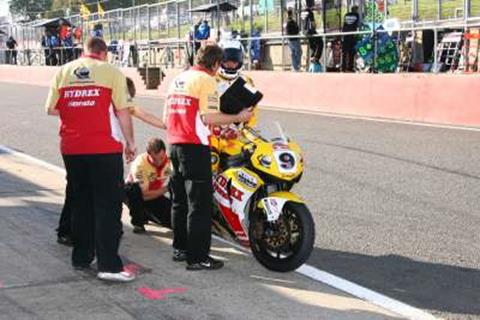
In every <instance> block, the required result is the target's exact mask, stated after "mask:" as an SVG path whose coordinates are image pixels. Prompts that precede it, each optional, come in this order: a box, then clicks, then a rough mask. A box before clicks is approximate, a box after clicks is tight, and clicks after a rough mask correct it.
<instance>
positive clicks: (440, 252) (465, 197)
mask: <svg viewBox="0 0 480 320" xmlns="http://www.w3.org/2000/svg"><path fill="white" fill-rule="evenodd" d="M46 92H47V90H46V88H42V87H34V86H26V85H13V84H6V83H2V84H0V97H1V100H0V144H3V145H6V146H9V147H11V148H15V149H17V150H20V151H23V152H25V153H28V154H30V155H33V156H35V157H38V158H40V159H43V160H46V161H48V162H51V163H54V164H57V165H62V161H61V158H60V156H59V153H58V138H57V131H58V128H57V126H58V125H57V119H55V118H54V117H48V116H46V114H45V113H44V111H43V103H44V100H45V98H46ZM137 100H138V102H139V104H140V105H141V106H143V107H145V108H146V109H148V110H150V111H152V112H154V113H157V114H161V110H162V105H163V103H162V101H161V100H159V99H142V98H139V99H137ZM274 121H279V122H280V123H281V124H282V126H283V127H284V128H285V130H286V132H287V133H288V134H289V135H290V137H292V138H293V139H295V140H297V141H298V142H299V144H300V146H301V147H302V148H303V150H304V153H305V158H306V171H305V174H304V178H303V180H302V181H301V182H300V183H299V185H298V186H296V187H295V189H294V190H295V191H296V192H297V193H299V194H300V195H301V196H303V197H304V198H305V200H306V201H307V204H308V206H309V208H310V209H311V211H312V213H313V214H314V217H315V222H316V233H317V236H316V243H315V250H314V252H313V254H312V256H311V258H310V260H309V261H308V263H309V264H310V265H313V266H315V267H317V268H319V269H322V270H325V271H327V272H331V273H333V274H335V275H337V276H340V277H343V278H345V279H348V280H350V281H353V282H355V283H357V284H360V285H362V286H365V287H367V288H369V289H372V290H375V291H377V292H380V293H382V294H385V295H387V296H389V297H392V298H394V299H398V300H400V301H402V302H405V303H407V304H410V305H412V306H414V307H417V308H420V309H423V310H426V311H429V312H432V313H433V314H435V315H438V316H440V317H443V318H446V319H480V255H479V252H480V250H479V249H480V237H479V233H478V228H479V227H480V200H479V195H480V166H479V163H480V132H475V131H464V130H455V129H443V128H432V127H422V126H412V125H404V124H393V123H380V122H372V121H364V120H352V119H342V118H333V117H325V116H320V115H311V114H298V113H287V112H280V111H265V110H264V111H262V112H260V120H259V126H260V128H264V129H265V130H270V131H271V130H272V127H273V125H272V124H273V122H274ZM135 129H136V139H137V145H138V147H139V149H142V148H144V146H145V141H146V139H148V137H150V136H154V135H157V136H160V137H164V134H163V132H162V131H159V130H156V129H153V128H149V127H147V126H146V125H144V124H142V123H140V122H139V121H136V122H135Z"/></svg>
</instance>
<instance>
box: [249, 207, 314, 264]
mask: <svg viewBox="0 0 480 320" xmlns="http://www.w3.org/2000/svg"><path fill="white" fill-rule="evenodd" d="M249 237H250V246H251V249H252V252H253V255H254V256H255V258H256V259H257V260H258V262H260V263H261V264H262V265H263V266H265V267H266V268H267V269H270V270H273V271H278V272H288V271H292V270H295V269H297V268H298V267H300V266H301V265H302V264H303V263H305V261H307V259H308V258H309V257H310V254H311V253H312V250H313V245H314V241H315V223H314V222H313V218H312V214H311V213H310V210H308V208H307V206H305V205H304V204H302V203H295V202H287V203H286V204H285V206H284V208H283V211H282V214H281V215H280V217H279V218H278V220H277V221H275V222H269V221H267V219H266V214H265V212H263V210H261V209H258V210H257V211H255V212H254V214H253V215H252V217H251V220H250V227H249Z"/></svg>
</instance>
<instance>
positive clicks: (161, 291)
mask: <svg viewBox="0 0 480 320" xmlns="http://www.w3.org/2000/svg"><path fill="white" fill-rule="evenodd" d="M64 187H65V179H64V177H63V176H62V175H59V174H58V170H55V171H53V170H49V169H46V168H45V167H42V166H40V165H38V164H35V163H32V161H28V160H25V159H21V158H20V157H18V156H15V155H11V154H8V153H2V152H1V151H0V230H2V232H0V320H12V319H15V320H23V319H25V320H37V319H38V320H52V319H69V320H74V319H79V320H83V319H88V320H113V319H114V320H118V319H124V320H147V319H152V320H153V319H165V320H254V319H267V320H270V319H275V320H279V319H285V320H287V319H299V320H312V319H329V320H401V319H403V318H401V317H399V316H398V315H396V314H394V313H392V312H389V311H387V310H384V309H382V308H380V307H377V306H374V305H372V304H370V303H368V302H365V301H362V300H361V299H358V298H356V297H352V296H350V295H348V294H345V293H343V292H341V291H339V290H336V289H333V288H331V287H329V286H327V285H324V284H322V283H319V282H314V281H310V279H309V278H307V277H304V276H302V275H300V274H298V273H295V272H289V273H282V274H279V273H275V272H272V271H269V270H266V269H265V268H263V267H261V266H260V265H259V264H258V263H256V262H255V260H254V259H253V258H252V257H251V256H250V255H248V254H246V253H244V252H242V251H239V250H236V249H235V248H232V246H231V245H226V244H224V243H220V242H219V241H216V240H214V241H212V248H211V254H212V255H214V256H215V257H217V258H218V259H223V260H224V261H225V267H224V268H222V269H220V270H216V271H195V272H190V271H186V270H185V263H181V262H174V261H172V258H171V243H172V232H171V230H168V229H165V228H160V227H156V226H153V225H147V226H146V228H147V233H146V234H143V235H138V234H134V233H133V232H131V225H130V224H129V222H128V221H129V216H128V213H127V210H125V211H124V213H123V222H124V234H123V237H122V241H121V246H120V255H121V256H122V260H123V261H124V267H125V268H127V269H129V270H131V271H132V272H135V273H136V274H138V277H137V279H136V280H135V281H133V282H131V283H128V284H125V283H124V284H119V283H116V284H114V283H110V284H108V283H102V282H101V281H99V280H97V279H96V264H95V263H93V264H92V268H91V269H90V270H85V271H76V270H74V269H73V268H72V267H71V265H70V256H71V254H70V253H71V248H67V247H65V246H62V245H59V244H57V243H56V242H55V233H54V232H53V230H54V228H55V227H56V226H57V223H58V216H59V211H60V209H61V207H62V204H63V190H64Z"/></svg>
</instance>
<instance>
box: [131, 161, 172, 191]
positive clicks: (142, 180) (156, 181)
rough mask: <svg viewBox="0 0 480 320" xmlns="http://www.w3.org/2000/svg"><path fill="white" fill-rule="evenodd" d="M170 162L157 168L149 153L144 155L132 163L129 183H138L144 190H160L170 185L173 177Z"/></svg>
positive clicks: (165, 162)
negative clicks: (170, 178) (169, 181)
mask: <svg viewBox="0 0 480 320" xmlns="http://www.w3.org/2000/svg"><path fill="white" fill-rule="evenodd" d="M171 172H172V171H171V168H170V160H169V159H168V157H165V161H164V162H163V163H162V165H160V166H156V165H155V163H153V161H152V159H151V158H150V156H149V155H148V153H142V154H141V155H139V156H137V158H135V160H134V161H133V162H132V165H131V167H130V173H129V175H128V177H127V182H138V183H139V184H140V186H141V188H142V190H150V191H151V190H158V189H161V188H163V187H166V186H167V185H168V179H169V177H170V176H171Z"/></svg>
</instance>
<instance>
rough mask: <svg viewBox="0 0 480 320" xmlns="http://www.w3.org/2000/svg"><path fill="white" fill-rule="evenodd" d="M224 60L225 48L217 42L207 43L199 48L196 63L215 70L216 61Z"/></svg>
mask: <svg viewBox="0 0 480 320" xmlns="http://www.w3.org/2000/svg"><path fill="white" fill-rule="evenodd" d="M222 60H223V49H222V48H220V47H219V46H218V45H216V44H207V45H206V46H203V47H201V48H200V49H199V50H198V53H197V58H196V61H195V62H196V63H197V64H198V65H200V66H202V67H205V68H207V69H209V70H213V66H214V65H215V64H216V63H220V62H222Z"/></svg>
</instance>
